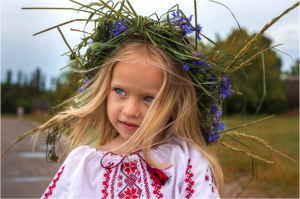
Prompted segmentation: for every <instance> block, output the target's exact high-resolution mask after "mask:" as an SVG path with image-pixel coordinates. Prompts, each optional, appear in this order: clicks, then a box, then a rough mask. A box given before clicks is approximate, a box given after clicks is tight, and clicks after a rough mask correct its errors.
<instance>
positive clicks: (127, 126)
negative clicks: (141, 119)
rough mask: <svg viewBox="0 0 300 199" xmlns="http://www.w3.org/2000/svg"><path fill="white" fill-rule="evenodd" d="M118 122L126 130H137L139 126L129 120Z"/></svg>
mask: <svg viewBox="0 0 300 199" xmlns="http://www.w3.org/2000/svg"><path fill="white" fill-rule="evenodd" d="M120 123H121V124H122V126H123V127H124V128H125V129H126V130H131V131H132V130H137V129H138V128H139V126H137V125H135V124H133V123H131V122H121V121H120ZM128 124H131V125H134V126H130V125H128Z"/></svg>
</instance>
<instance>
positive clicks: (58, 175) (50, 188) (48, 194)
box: [44, 166, 65, 199]
mask: <svg viewBox="0 0 300 199" xmlns="http://www.w3.org/2000/svg"><path fill="white" fill-rule="evenodd" d="M64 169H65V166H63V167H62V168H61V171H60V172H58V173H57V177H56V178H55V179H54V180H53V183H52V185H50V186H49V188H48V189H49V191H48V192H47V193H45V194H44V198H45V199H47V198H48V197H49V196H51V195H52V190H53V189H54V188H55V187H56V183H57V181H58V180H59V177H60V175H61V174H62V173H63V171H64Z"/></svg>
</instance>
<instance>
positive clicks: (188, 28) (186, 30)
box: [171, 11, 193, 36]
mask: <svg viewBox="0 0 300 199" xmlns="http://www.w3.org/2000/svg"><path fill="white" fill-rule="evenodd" d="M172 16H173V17H174V18H175V17H177V18H176V19H172V20H171V24H172V25H176V24H180V23H181V22H186V21H185V20H184V18H183V17H179V16H180V12H179V11H176V12H175V11H174V12H173V13H172ZM192 17H193V15H191V16H190V17H189V18H187V20H188V21H189V22H191V21H192ZM179 28H181V29H182V30H183V32H182V35H183V36H186V35H189V34H191V33H193V29H192V27H191V26H190V25H189V24H188V23H185V24H184V25H179Z"/></svg>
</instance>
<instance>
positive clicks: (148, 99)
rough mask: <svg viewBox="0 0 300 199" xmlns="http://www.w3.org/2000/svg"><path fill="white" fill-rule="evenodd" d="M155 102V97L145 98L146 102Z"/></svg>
mask: <svg viewBox="0 0 300 199" xmlns="http://www.w3.org/2000/svg"><path fill="white" fill-rule="evenodd" d="M153 100H154V98H153V97H150V96H147V97H145V101H146V102H152V101H153Z"/></svg>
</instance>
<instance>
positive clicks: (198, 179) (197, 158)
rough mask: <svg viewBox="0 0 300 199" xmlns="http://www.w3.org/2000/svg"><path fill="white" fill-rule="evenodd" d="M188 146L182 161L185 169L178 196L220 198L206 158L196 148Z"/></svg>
mask: <svg viewBox="0 0 300 199" xmlns="http://www.w3.org/2000/svg"><path fill="white" fill-rule="evenodd" d="M188 148H189V149H188V153H189V154H188V155H189V156H188V159H187V160H186V161H185V162H184V163H185V164H186V165H185V168H186V170H185V178H184V183H183V184H184V186H183V188H182V190H181V192H180V198H220V195H219V192H218V190H217V188H216V186H215V183H214V177H213V175H212V171H211V169H210V166H209V165H208V163H207V161H206V159H205V158H204V157H203V155H202V154H201V153H200V152H198V150H196V149H194V148H193V147H191V146H188Z"/></svg>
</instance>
